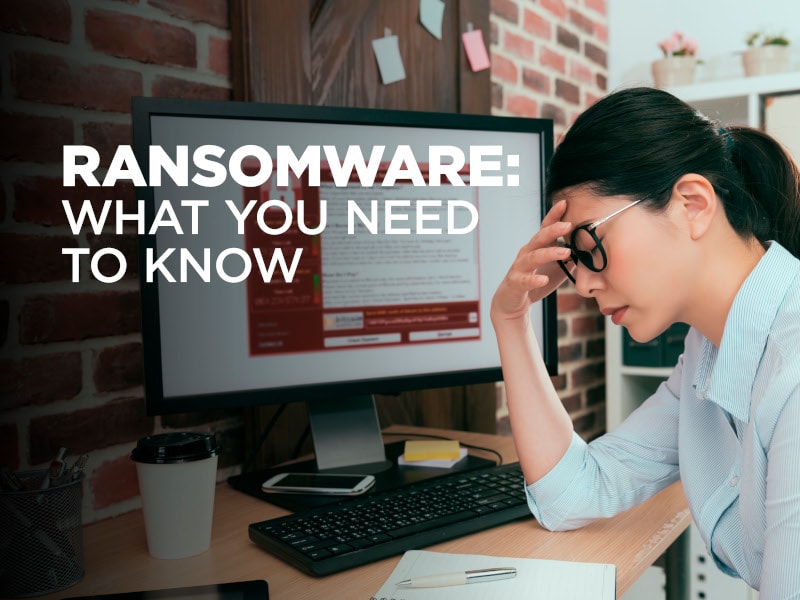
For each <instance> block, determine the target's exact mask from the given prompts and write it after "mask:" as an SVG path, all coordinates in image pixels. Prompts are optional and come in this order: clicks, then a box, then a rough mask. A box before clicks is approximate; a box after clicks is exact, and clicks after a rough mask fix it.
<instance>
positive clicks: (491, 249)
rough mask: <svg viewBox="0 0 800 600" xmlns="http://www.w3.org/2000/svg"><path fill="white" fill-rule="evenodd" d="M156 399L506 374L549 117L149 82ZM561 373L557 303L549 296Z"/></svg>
mask: <svg viewBox="0 0 800 600" xmlns="http://www.w3.org/2000/svg"><path fill="white" fill-rule="evenodd" d="M133 116H134V122H133V124H134V149H135V153H136V159H137V162H138V164H139V166H140V168H141V170H142V172H143V173H144V177H145V178H146V179H147V184H146V185H145V186H142V187H140V188H139V190H138V193H139V196H138V197H139V198H140V201H144V204H145V207H146V218H145V224H144V229H145V233H144V235H140V236H139V237H140V248H139V250H140V252H139V261H140V266H139V272H140V281H141V293H142V300H143V344H144V356H145V395H146V403H147V410H148V413H149V414H164V413H170V412H185V411H197V410H205V409H211V408H219V407H229V406H244V405H256V404H265V403H283V402H287V401H299V400H303V401H314V402H315V403H317V402H319V403H322V402H325V403H330V405H331V406H335V405H336V403H337V402H340V400H341V399H342V398H346V397H352V396H356V395H364V394H375V393H396V392H400V391H404V390H412V389H424V388H432V387H438V386H445V385H461V384H470V383H480V382H489V381H499V380H501V378H502V375H501V371H500V360H499V354H498V350H497V345H496V340H495V336H494V331H493V329H492V325H491V323H490V319H489V306H490V302H491V298H492V294H493V293H494V291H495V289H496V288H497V285H498V284H499V283H500V281H501V279H502V277H503V276H504V275H505V273H506V271H507V270H508V268H509V266H510V265H511V263H512V261H513V259H514V257H515V256H516V254H517V252H518V251H519V249H520V247H521V246H522V245H523V244H525V243H526V242H527V241H528V240H529V239H530V237H531V236H532V235H533V234H534V233H535V232H536V230H537V228H538V227H539V224H540V221H541V219H542V216H543V189H544V170H545V165H546V164H547V161H548V159H549V156H550V154H551V152H552V122H551V121H549V120H545V119H524V118H513V117H490V116H475V115H459V114H430V113H418V112H406V111H386V110H366V109H352V108H333V107H312V106H288V105H267V104H258V103H239V102H207V101H187V100H171V99H152V98H136V99H134V105H133ZM531 311H532V322H533V324H534V329H535V331H536V335H537V339H538V340H539V341H540V343H541V345H542V350H543V353H544V356H545V362H546V363H547V365H548V369H549V370H550V371H551V373H555V371H556V356H557V354H556V313H555V302H554V299H553V298H549V299H547V300H546V301H544V302H541V303H537V304H536V305H535V306H533V307H532V309H531Z"/></svg>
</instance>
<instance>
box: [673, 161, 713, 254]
mask: <svg viewBox="0 0 800 600" xmlns="http://www.w3.org/2000/svg"><path fill="white" fill-rule="evenodd" d="M672 201H673V202H674V203H675V205H676V207H677V208H678V209H679V210H680V211H681V212H680V214H681V215H682V216H683V217H684V218H685V220H686V225H687V227H688V230H689V234H690V236H691V238H692V239H693V240H696V239H699V238H701V237H702V236H703V235H705V233H706V232H707V231H708V229H709V228H710V227H711V223H712V222H713V220H714V217H715V216H716V214H717V211H718V210H719V200H718V198H717V194H716V192H715V191H714V186H713V185H711V182H710V181H709V180H708V179H706V178H705V177H703V176H702V175H698V174H697V173H687V174H686V175H683V176H682V177H681V178H680V179H678V181H676V182H675V185H674V186H673V188H672Z"/></svg>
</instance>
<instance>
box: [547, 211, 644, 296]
mask: <svg viewBox="0 0 800 600" xmlns="http://www.w3.org/2000/svg"><path fill="white" fill-rule="evenodd" d="M641 201H642V199H641V198H640V199H639V200H634V201H633V202H631V203H630V204H628V205H626V206H623V207H622V208H620V209H619V210H617V211H615V212H613V213H611V214H610V215H608V216H607V217H603V218H602V219H600V220H599V221H595V222H594V223H588V224H586V225H581V226H580V227H576V228H575V229H573V230H572V234H571V235H570V238H569V244H568V245H567V247H568V248H569V249H570V252H571V254H570V257H569V259H568V260H570V261H572V263H573V264H574V265H575V266H577V265H578V263H579V262H580V263H581V264H582V265H583V266H584V267H586V268H587V269H589V270H590V271H594V272H595V273H599V272H600V271H602V270H603V269H605V268H606V267H607V266H608V256H606V250H605V248H603V244H602V243H600V238H599V237H597V234H596V233H595V230H596V229H597V228H598V227H600V225H602V224H603V223H605V222H606V221H610V220H611V219H613V218H614V217H616V216H617V215H618V214H620V213H622V212H625V211H626V210H628V209H629V208H630V207H631V206H636V205H637V204H639V202H641ZM558 266H559V267H561V269H562V270H563V271H564V273H566V274H567V277H569V280H570V281H571V282H572V283H575V277H574V276H573V275H572V271H571V270H570V267H569V265H567V264H566V262H565V261H562V260H560V261H558Z"/></svg>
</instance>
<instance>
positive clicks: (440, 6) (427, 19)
mask: <svg viewBox="0 0 800 600" xmlns="http://www.w3.org/2000/svg"><path fill="white" fill-rule="evenodd" d="M443 17H444V2H443V1H442V0H419V22H420V23H422V26H423V27H424V28H425V29H427V30H428V31H429V32H430V33H431V35H432V36H433V37H435V38H436V39H437V40H440V39H442V18H443Z"/></svg>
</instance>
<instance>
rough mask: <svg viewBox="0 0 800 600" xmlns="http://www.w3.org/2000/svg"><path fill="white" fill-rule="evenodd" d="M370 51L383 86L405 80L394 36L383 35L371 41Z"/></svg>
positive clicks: (397, 44) (404, 71) (404, 72)
mask: <svg viewBox="0 0 800 600" xmlns="http://www.w3.org/2000/svg"><path fill="white" fill-rule="evenodd" d="M372 50H373V52H375V58H376V59H377V60H378V69H379V70H380V72H381V80H382V81H383V83H384V85H386V84H389V83H394V82H395V81H401V80H403V79H405V78H406V70H405V67H403V57H402V56H400V45H399V43H398V40H397V36H396V35H385V36H383V37H382V38H378V39H377V40H372Z"/></svg>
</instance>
